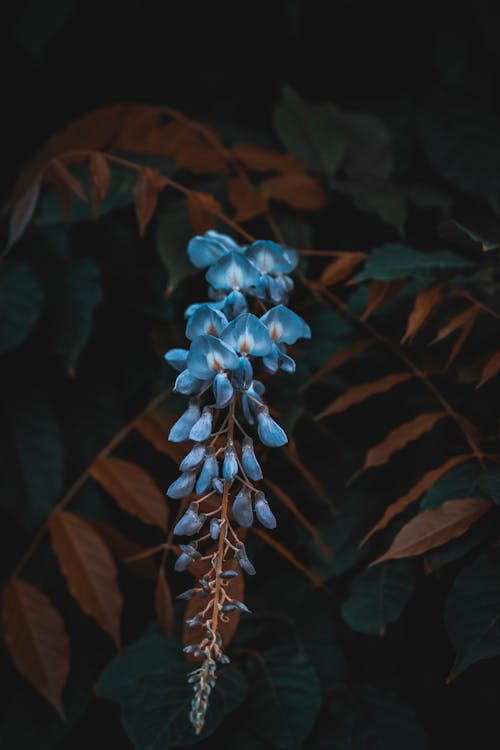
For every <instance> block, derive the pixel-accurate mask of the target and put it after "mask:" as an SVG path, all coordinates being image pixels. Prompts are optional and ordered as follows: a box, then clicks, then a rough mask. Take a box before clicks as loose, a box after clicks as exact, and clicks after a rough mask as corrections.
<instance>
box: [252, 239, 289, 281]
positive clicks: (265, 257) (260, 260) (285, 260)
mask: <svg viewBox="0 0 500 750" xmlns="http://www.w3.org/2000/svg"><path fill="white" fill-rule="evenodd" d="M245 255H246V257H247V258H249V259H250V260H251V261H252V263H253V264H254V265H255V266H257V268H258V269H259V271H260V273H261V274H262V275H264V274H278V273H289V272H290V271H292V270H293V263H292V261H291V259H290V257H289V256H288V255H287V253H286V251H285V250H284V249H283V248H282V247H281V245H278V244H277V243H276V242H270V241H269V240H258V241H257V242H254V243H253V244H252V245H250V247H249V248H247V250H246V252H245Z"/></svg>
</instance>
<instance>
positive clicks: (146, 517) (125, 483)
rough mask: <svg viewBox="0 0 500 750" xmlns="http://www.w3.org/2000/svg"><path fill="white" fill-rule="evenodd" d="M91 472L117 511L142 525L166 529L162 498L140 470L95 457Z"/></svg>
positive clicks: (164, 507) (151, 480) (152, 482)
mask: <svg viewBox="0 0 500 750" xmlns="http://www.w3.org/2000/svg"><path fill="white" fill-rule="evenodd" d="M91 473H92V476H93V477H94V479H95V480H96V481H97V482H99V484H100V485H101V486H102V487H104V489H105V490H106V492H108V493H109V494H110V495H111V497H112V498H113V499H114V500H116V502H117V503H118V505H119V506H120V508H122V509H123V510H125V511H126V512H127V513H131V514H132V515H134V516H137V517H138V518H140V519H141V521H144V523H149V524H152V525H153V526H159V527H160V529H161V530H162V531H166V530H167V519H168V516H167V513H168V511H167V503H166V501H165V495H164V494H163V492H162V491H161V490H160V488H159V487H158V485H157V484H156V483H155V482H154V481H153V479H152V478H151V477H150V476H149V474H147V473H146V472H145V471H144V469H142V468H141V467H140V466H138V465H137V464H132V463H130V462H129V461H124V460H123V459H122V458H99V459H97V460H96V461H94V463H93V464H92V467H91Z"/></svg>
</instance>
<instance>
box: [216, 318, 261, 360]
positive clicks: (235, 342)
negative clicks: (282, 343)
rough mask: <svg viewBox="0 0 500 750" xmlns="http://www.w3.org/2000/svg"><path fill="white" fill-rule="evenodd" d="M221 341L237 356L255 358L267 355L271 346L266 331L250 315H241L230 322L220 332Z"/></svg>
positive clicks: (259, 322) (257, 320)
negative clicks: (250, 355)
mask: <svg viewBox="0 0 500 750" xmlns="http://www.w3.org/2000/svg"><path fill="white" fill-rule="evenodd" d="M221 339H222V341H225V342H226V344H228V345H229V346H230V347H231V349H234V351H236V352H238V353H239V354H243V355H248V354H252V355H254V356H256V357H263V356H264V355H266V354H268V353H269V352H270V351H271V349H272V346H273V344H272V341H271V337H270V335H269V331H268V329H267V328H266V326H265V325H264V324H263V323H261V321H260V320H259V319H258V317H257V316H256V315H252V313H242V315H239V316H238V317H237V318H236V319H235V320H233V321H231V323H229V325H228V326H227V327H226V328H225V329H224V331H223V332H222V334H221Z"/></svg>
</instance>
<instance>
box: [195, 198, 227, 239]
mask: <svg viewBox="0 0 500 750" xmlns="http://www.w3.org/2000/svg"><path fill="white" fill-rule="evenodd" d="M187 206H188V214H189V221H190V222H191V226H192V227H193V231H194V232H195V233H196V234H205V232H206V231H207V230H208V229H213V228H214V227H215V224H216V222H217V214H219V213H220V211H221V205H220V203H219V201H218V200H215V198H214V197H213V195H209V194H208V193H198V192H195V191H194V190H192V191H191V192H190V193H189V195H188V199H187Z"/></svg>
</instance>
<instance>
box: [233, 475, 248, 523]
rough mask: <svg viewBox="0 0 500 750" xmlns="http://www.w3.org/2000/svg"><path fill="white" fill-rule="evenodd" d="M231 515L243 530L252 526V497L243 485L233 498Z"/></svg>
mask: <svg viewBox="0 0 500 750" xmlns="http://www.w3.org/2000/svg"><path fill="white" fill-rule="evenodd" d="M233 515H234V517H235V519H236V521H237V522H238V523H239V525H240V526H243V527H244V528H249V527H250V526H251V525H252V524H253V510H252V496H251V494H250V490H249V489H248V487H246V486H245V485H243V487H242V488H241V490H240V491H239V492H238V494H237V495H236V497H235V498H234V501H233Z"/></svg>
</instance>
